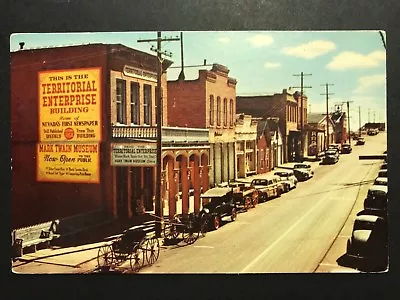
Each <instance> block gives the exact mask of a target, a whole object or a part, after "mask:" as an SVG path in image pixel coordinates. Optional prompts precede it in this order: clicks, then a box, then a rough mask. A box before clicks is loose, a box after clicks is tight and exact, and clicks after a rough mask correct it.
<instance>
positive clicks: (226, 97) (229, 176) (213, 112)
mask: <svg viewBox="0 0 400 300" xmlns="http://www.w3.org/2000/svg"><path fill="white" fill-rule="evenodd" d="M228 74H229V69H228V68H226V67H225V66H222V65H219V64H213V66H212V68H211V70H200V71H199V77H198V79H195V80H183V79H178V80H176V81H168V99H169V101H168V115H169V119H168V120H169V124H170V126H182V127H185V126H188V127H192V128H206V129H208V130H209V142H210V157H209V162H211V164H210V165H209V183H210V186H215V185H217V184H219V183H222V182H227V181H229V180H233V179H234V178H235V174H236V169H235V164H236V161H235V157H236V155H235V114H236V80H235V79H233V78H230V77H229V76H228Z"/></svg>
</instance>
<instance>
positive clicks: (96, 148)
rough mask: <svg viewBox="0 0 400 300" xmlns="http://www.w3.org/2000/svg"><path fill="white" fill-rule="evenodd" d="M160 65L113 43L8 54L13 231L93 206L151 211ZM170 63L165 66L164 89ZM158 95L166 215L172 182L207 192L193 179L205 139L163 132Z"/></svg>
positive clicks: (195, 133)
mask: <svg viewBox="0 0 400 300" xmlns="http://www.w3.org/2000/svg"><path fill="white" fill-rule="evenodd" d="M157 62H158V59H157V57H156V56H153V55H150V54H147V53H144V52H141V51H137V50H135V49H132V48H129V47H126V46H123V45H120V44H89V45H78V46H67V47H54V48H45V49H24V50H19V51H16V52H13V53H11V66H10V74H11V128H12V149H13V150H12V159H13V160H12V167H13V173H12V185H13V190H12V204H13V205H12V215H13V225H12V226H13V228H19V227H22V226H28V225H32V224H36V223H39V222H43V221H48V220H51V219H57V218H59V219H62V218H64V217H68V216H71V215H75V214H82V213H86V212H90V211H93V210H104V211H106V212H107V213H108V214H110V215H111V216H112V217H114V218H121V219H124V218H130V217H133V216H135V215H140V214H142V213H143V212H144V211H152V210H153V209H154V199H155V196H154V195H155V188H156V187H155V184H154V182H155V181H156V180H155V166H156V155H155V154H156V147H155V145H156V143H155V142H156V137H157V136H156V94H157ZM170 64H171V62H170V61H168V60H164V61H163V64H162V69H163V70H164V72H163V73H162V76H161V87H162V89H163V90H164V91H165V90H166V89H167V80H166V73H165V71H166V70H167V68H168V67H169V66H170ZM22 83H23V85H24V88H23V89H22V88H21V84H22ZM162 95H163V96H162V103H163V105H162V107H163V112H164V113H163V115H162V116H163V117H162V126H163V136H165V138H164V137H163V147H164V144H165V147H166V149H165V150H164V149H163V163H164V164H163V167H164V169H163V171H162V172H163V174H164V180H163V185H164V189H163V195H167V193H166V191H167V190H168V191H171V190H172V192H171V193H169V194H170V195H169V196H168V198H169V199H168V200H167V201H166V202H167V203H168V204H170V205H168V211H170V214H173V213H174V209H176V205H175V204H176V203H177V200H176V197H175V195H174V194H176V193H174V192H175V191H177V190H178V186H181V187H182V186H184V188H183V189H182V190H183V191H185V189H186V187H187V189H189V187H190V186H191V185H192V186H193V187H194V190H195V191H196V192H195V193H197V195H198V194H199V191H200V189H201V188H202V186H204V189H206V188H207V187H208V182H207V180H203V181H200V178H208V167H207V166H208V162H209V146H208V140H209V136H208V135H209V133H208V131H206V132H204V130H203V131H202V130H199V129H192V130H190V128H185V129H183V130H180V129H179V128H178V129H176V128H173V129H171V128H169V127H168V126H167V124H168V123H167V120H168V109H167V105H168V101H167V93H166V92H164V93H162ZM191 146H194V149H189V148H190V147H191ZM174 147H175V148H174ZM171 148H174V150H171ZM179 155H181V156H179ZM177 158H179V159H177ZM171 161H173V163H171ZM203 166H205V167H203ZM188 173H190V175H188ZM176 174H180V176H181V180H180V181H179V180H178V179H179V175H178V176H177V175H176ZM177 177H178V178H177ZM185 178H187V180H185ZM175 179H176V181H175ZM171 182H174V183H175V182H177V183H176V185H175V184H171ZM200 182H201V183H200ZM174 187H175V190H174ZM172 195H173V196H172ZM172 198H173V201H172V200H171V199H172ZM197 199H199V196H197ZM164 201H165V199H163V203H164ZM181 206H182V207H183V208H182V209H183V210H185V209H189V202H188V201H186V202H185V201H184V203H182V205H181ZM193 206H194V207H196V206H197V207H198V206H199V200H197V202H196V201H195V203H194V204H193ZM171 207H172V208H171Z"/></svg>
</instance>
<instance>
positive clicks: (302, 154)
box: [293, 72, 312, 161]
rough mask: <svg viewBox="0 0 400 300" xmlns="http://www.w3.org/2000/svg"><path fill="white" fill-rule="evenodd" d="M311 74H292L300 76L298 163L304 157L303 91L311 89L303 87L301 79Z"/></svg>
mask: <svg viewBox="0 0 400 300" xmlns="http://www.w3.org/2000/svg"><path fill="white" fill-rule="evenodd" d="M311 75H312V74H304V73H303V72H301V73H300V74H293V76H300V101H301V103H300V106H301V107H300V111H301V113H300V161H303V157H304V146H303V143H304V141H303V139H304V134H303V131H304V108H303V90H304V89H311V88H312V87H311V86H304V84H303V77H304V76H311ZM293 88H295V89H298V88H299V87H297V86H295V87H293Z"/></svg>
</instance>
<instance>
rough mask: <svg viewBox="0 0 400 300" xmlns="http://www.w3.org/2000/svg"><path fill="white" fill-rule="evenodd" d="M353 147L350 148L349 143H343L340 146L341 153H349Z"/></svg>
mask: <svg viewBox="0 0 400 300" xmlns="http://www.w3.org/2000/svg"><path fill="white" fill-rule="evenodd" d="M352 150H353V149H352V148H351V145H350V144H343V146H342V153H344V154H349V153H351V151H352Z"/></svg>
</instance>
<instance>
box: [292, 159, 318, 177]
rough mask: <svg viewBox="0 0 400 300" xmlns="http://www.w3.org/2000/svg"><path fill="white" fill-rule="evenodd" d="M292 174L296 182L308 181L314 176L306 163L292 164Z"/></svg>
mask: <svg viewBox="0 0 400 300" xmlns="http://www.w3.org/2000/svg"><path fill="white" fill-rule="evenodd" d="M293 173H294V176H296V178H297V180H298V181H305V180H308V179H310V178H311V177H313V175H314V171H312V170H311V165H310V164H306V163H298V164H294V166H293Z"/></svg>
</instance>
